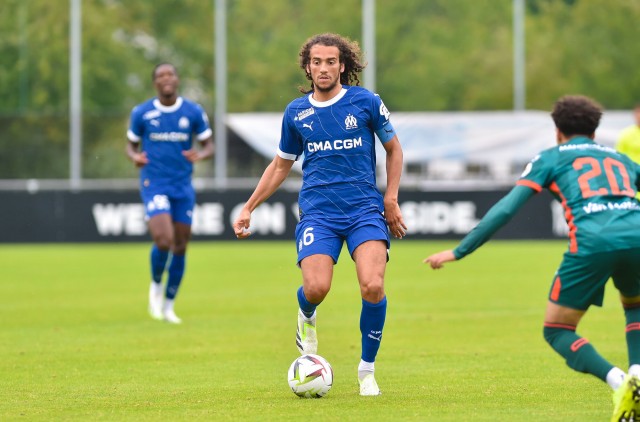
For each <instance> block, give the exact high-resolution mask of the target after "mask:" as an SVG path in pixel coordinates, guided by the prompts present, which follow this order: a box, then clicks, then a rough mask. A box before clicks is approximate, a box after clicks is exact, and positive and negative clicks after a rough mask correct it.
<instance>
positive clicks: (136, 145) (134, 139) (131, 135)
mask: <svg viewBox="0 0 640 422" xmlns="http://www.w3.org/2000/svg"><path fill="white" fill-rule="evenodd" d="M141 112H142V111H141V108H140V107H134V108H133V110H131V117H130V118H129V130H127V139H128V140H129V142H127V146H126V149H125V150H126V153H127V157H129V159H130V160H131V161H132V162H133V164H135V166H136V167H142V166H144V165H145V164H147V163H148V162H149V159H148V158H147V153H146V152H144V151H140V143H141V142H142V135H143V134H144V125H143V123H142V115H141Z"/></svg>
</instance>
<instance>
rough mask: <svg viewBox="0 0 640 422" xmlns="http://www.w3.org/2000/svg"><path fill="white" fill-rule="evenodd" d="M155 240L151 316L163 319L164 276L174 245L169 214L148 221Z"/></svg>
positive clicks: (150, 289) (164, 213)
mask: <svg viewBox="0 0 640 422" xmlns="http://www.w3.org/2000/svg"><path fill="white" fill-rule="evenodd" d="M148 226H149V232H150V234H151V238H152V239H153V246H152V247H151V284H150V286H149V314H150V315H151V317H152V318H154V319H162V297H163V289H162V275H163V274H164V271H165V268H166V266H167V260H168V258H169V252H170V250H171V245H172V244H173V223H172V221H171V215H170V214H168V213H167V212H162V213H158V214H154V215H153V216H151V217H150V218H149V221H148Z"/></svg>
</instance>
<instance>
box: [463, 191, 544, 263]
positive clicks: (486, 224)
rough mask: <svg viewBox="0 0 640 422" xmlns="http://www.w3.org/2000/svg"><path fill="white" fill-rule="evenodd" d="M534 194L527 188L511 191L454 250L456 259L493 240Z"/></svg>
mask: <svg viewBox="0 0 640 422" xmlns="http://www.w3.org/2000/svg"><path fill="white" fill-rule="evenodd" d="M534 194H535V191H533V190H531V189H529V188H528V187H525V186H518V185H516V186H515V187H514V188H513V189H511V191H510V192H509V193H508V194H507V195H505V196H504V197H503V198H502V199H501V200H500V201H498V202H497V203H496V204H495V205H494V206H493V207H491V209H490V210H489V211H488V212H487V213H486V214H485V216H484V217H482V220H480V222H479V223H478V225H477V226H476V227H474V228H473V230H471V231H470V232H469V234H467V235H466V236H465V237H464V239H462V241H461V242H460V244H459V245H458V246H457V247H456V248H455V249H454V250H453V254H454V255H455V257H456V259H462V258H464V257H465V256H467V255H469V254H470V253H471V252H473V251H475V250H476V249H478V248H479V247H480V246H482V245H483V244H484V243H485V242H486V241H487V240H489V239H491V237H492V236H493V235H494V234H495V232H496V231H498V229H500V228H501V227H502V226H504V225H505V224H507V223H508V222H509V220H511V218H512V217H513V216H514V215H516V214H517V212H518V211H519V210H520V208H521V207H522V206H523V205H524V204H525V203H526V202H527V200H528V199H529V198H531V197H532V196H533V195H534Z"/></svg>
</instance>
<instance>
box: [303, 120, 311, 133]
mask: <svg viewBox="0 0 640 422" xmlns="http://www.w3.org/2000/svg"><path fill="white" fill-rule="evenodd" d="M312 124H313V122H311V123H309V124H306V123H303V124H302V127H308V128H309V130H310V131H312V132H313V128H312V127H311V125H312Z"/></svg>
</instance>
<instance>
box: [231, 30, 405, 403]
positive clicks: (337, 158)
mask: <svg viewBox="0 0 640 422" xmlns="http://www.w3.org/2000/svg"><path fill="white" fill-rule="evenodd" d="M360 56H361V54H360V47H359V46H358V44H357V43H356V42H352V41H350V40H348V39H345V38H343V37H341V36H339V35H336V34H321V35H316V36H314V37H312V38H310V39H309V40H307V41H306V43H305V44H304V45H303V46H302V48H301V50H300V67H301V68H302V69H303V70H304V71H305V74H306V76H307V79H309V80H310V81H311V90H310V91H303V92H304V93H305V94H306V95H304V96H303V97H300V98H297V99H295V100H294V101H292V102H291V103H290V104H289V105H288V106H287V108H286V110H285V112H284V117H283V120H282V134H281V139H280V145H279V147H278V152H277V155H276V156H275V158H274V159H273V161H272V162H271V164H270V165H269V166H268V167H267V169H266V170H265V172H264V174H263V175H262V178H261V179H260V181H259V183H258V185H257V187H256V189H255V191H254V192H253V194H252V195H251V197H250V198H249V200H248V201H247V203H246V204H245V206H244V207H243V209H242V211H241V212H240V214H239V215H238V217H237V219H236V220H235V222H234V223H233V227H234V230H235V233H236V236H237V237H238V238H245V237H247V236H249V235H250V234H251V233H250V232H249V230H248V229H249V226H250V222H251V212H253V210H255V209H256V208H257V207H258V205H260V204H261V203H262V202H264V201H265V200H266V199H267V198H268V197H269V196H271V194H273V193H274V192H275V191H276V190H277V188H278V187H279V186H280V184H281V183H282V182H283V181H284V180H285V178H286V177H287V175H288V174H289V172H290V170H291V167H292V165H293V163H294V161H295V160H297V159H298V158H300V157H301V156H304V160H303V163H302V171H303V176H302V181H303V183H302V189H301V191H300V195H299V198H298V205H299V210H300V222H299V224H298V226H297V227H296V247H297V251H298V260H297V262H298V265H299V266H300V268H301V270H302V279H303V285H302V287H300V288H299V289H298V294H297V296H298V303H299V305H300V309H299V312H298V329H297V332H296V344H297V347H298V350H299V351H300V353H302V354H308V353H317V349H318V342H317V336H316V307H317V306H318V305H319V304H320V303H321V302H322V301H323V299H324V298H325V297H326V295H327V293H328V292H329V289H330V287H331V279H332V275H333V265H334V264H335V263H337V262H338V257H339V255H340V250H341V249H342V245H343V243H344V242H345V241H346V242H347V247H348V249H349V253H350V254H351V257H352V259H353V260H354V261H355V264H356V273H357V276H358V281H359V283H360V293H361V296H362V312H361V314H360V331H361V333H362V355H361V360H360V364H359V366H358V381H359V383H360V395H363V396H375V395H378V394H380V389H379V388H378V385H377V383H376V380H375V378H374V361H375V358H376V355H377V353H378V349H379V347H380V341H381V339H382V329H383V326H384V321H385V316H386V309H387V298H386V295H385V292H384V273H385V268H386V264H387V259H388V249H389V246H390V241H389V229H390V230H391V233H392V234H393V235H394V236H395V237H397V238H402V237H403V236H404V235H405V230H406V226H405V224H404V222H403V220H402V214H401V212H400V207H399V206H398V186H399V183H400V175H401V173H402V148H401V146H400V142H399V141H398V137H397V136H396V133H395V130H394V129H393V127H392V126H391V123H390V122H389V112H388V111H387V109H386V107H385V106H384V104H383V103H382V100H381V99H380V97H379V96H377V95H376V94H373V93H371V92H370V91H367V90H366V89H364V88H360V87H359V86H350V84H351V83H354V82H355V85H358V84H359V80H358V76H357V74H358V73H359V72H360V71H361V70H362V69H363V68H364V65H363V64H362V63H361V58H360ZM376 134H377V135H378V138H379V139H380V142H381V143H382V145H383V147H384V149H385V151H386V169H387V189H386V193H385V195H384V198H383V196H382V195H381V193H380V191H379V190H378V188H377V185H376V154H375V145H376V139H375V135H376ZM387 225H388V226H389V229H387Z"/></svg>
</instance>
